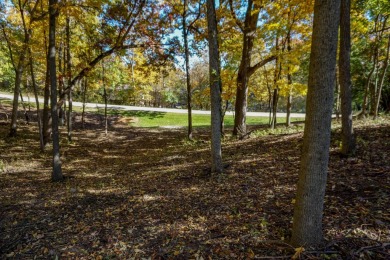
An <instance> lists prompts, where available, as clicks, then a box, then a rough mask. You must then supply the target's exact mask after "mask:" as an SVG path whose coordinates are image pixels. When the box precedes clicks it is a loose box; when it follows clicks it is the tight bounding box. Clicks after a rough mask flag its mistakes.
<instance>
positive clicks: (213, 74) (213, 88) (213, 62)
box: [207, 0, 223, 173]
mask: <svg viewBox="0 0 390 260" xmlns="http://www.w3.org/2000/svg"><path fill="white" fill-rule="evenodd" d="M207 28H208V41H209V66H210V67H209V76H210V93H211V95H210V96H211V160H212V162H211V171H212V172H216V173H220V172H222V170H223V166H222V149H221V131H222V129H221V125H222V106H221V105H222V104H221V103H222V98H221V94H222V83H221V65H220V58H219V46H218V30H217V18H216V14H215V0H207Z"/></svg>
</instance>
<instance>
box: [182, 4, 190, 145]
mask: <svg viewBox="0 0 390 260" xmlns="http://www.w3.org/2000/svg"><path fill="white" fill-rule="evenodd" d="M187 6H188V1H187V0H184V3H183V8H184V11H183V17H182V18H183V21H182V27H183V40H184V58H185V69H186V84H187V109H188V132H187V137H188V139H190V140H191V139H192V100H191V99H192V94H191V79H190V64H189V61H190V51H189V48H188V28H187V22H186V18H187Z"/></svg>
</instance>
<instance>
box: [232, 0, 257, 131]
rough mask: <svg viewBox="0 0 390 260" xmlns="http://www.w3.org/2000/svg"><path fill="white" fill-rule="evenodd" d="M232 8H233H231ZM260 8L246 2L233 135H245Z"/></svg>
mask: <svg viewBox="0 0 390 260" xmlns="http://www.w3.org/2000/svg"><path fill="white" fill-rule="evenodd" d="M232 8H233V7H232ZM259 13H260V6H259V5H258V4H257V3H254V1H252V0H249V1H248V7H247V10H246V15H245V21H244V27H243V28H242V30H243V46H242V56H241V62H240V67H239V69H238V75H237V90H236V104H235V117H234V128H233V135H239V136H242V135H245V134H246V110H247V105H248V104H247V103H248V82H249V77H250V74H249V71H250V69H251V57H252V49H253V41H254V31H255V30H256V27H257V20H258V18H259Z"/></svg>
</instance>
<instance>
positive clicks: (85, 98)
mask: <svg viewBox="0 0 390 260" xmlns="http://www.w3.org/2000/svg"><path fill="white" fill-rule="evenodd" d="M87 88H88V78H87V77H85V78H84V90H83V112H82V113H81V124H82V125H83V128H84V124H85V103H86V101H87Z"/></svg>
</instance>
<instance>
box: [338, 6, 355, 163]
mask: <svg viewBox="0 0 390 260" xmlns="http://www.w3.org/2000/svg"><path fill="white" fill-rule="evenodd" d="M350 10H351V2H350V0H343V1H341V6H340V51H339V83H340V97H341V153H342V154H343V155H346V156H347V155H352V154H354V153H355V138H354V134H353V127H352V83H351V62H350V60H351V58H350V57H351V23H350Z"/></svg>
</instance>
